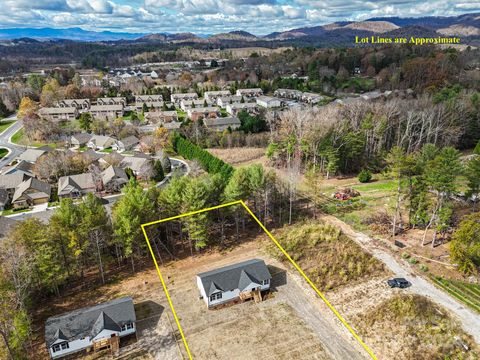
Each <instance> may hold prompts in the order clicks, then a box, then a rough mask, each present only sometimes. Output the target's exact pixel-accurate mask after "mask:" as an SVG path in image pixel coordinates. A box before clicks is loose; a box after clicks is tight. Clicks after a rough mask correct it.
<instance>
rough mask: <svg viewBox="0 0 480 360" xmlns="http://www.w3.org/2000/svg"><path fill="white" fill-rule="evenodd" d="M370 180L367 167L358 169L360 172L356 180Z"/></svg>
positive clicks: (370, 174)
mask: <svg viewBox="0 0 480 360" xmlns="http://www.w3.org/2000/svg"><path fill="white" fill-rule="evenodd" d="M370 180H372V173H371V172H370V171H368V170H367V169H363V170H362V171H360V173H359V174H358V181H360V182H361V183H367V182H369V181H370Z"/></svg>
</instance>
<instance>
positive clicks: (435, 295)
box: [323, 215, 480, 344]
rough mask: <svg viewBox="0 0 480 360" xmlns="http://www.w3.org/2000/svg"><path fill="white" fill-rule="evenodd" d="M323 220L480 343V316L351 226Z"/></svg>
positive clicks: (325, 218)
mask: <svg viewBox="0 0 480 360" xmlns="http://www.w3.org/2000/svg"><path fill="white" fill-rule="evenodd" d="M323 219H324V220H326V221H328V222H330V223H332V224H334V225H336V226H338V227H339V228H340V229H342V231H343V232H344V233H345V234H346V235H348V236H350V237H351V238H352V239H353V240H355V241H356V242H357V243H358V244H359V245H360V246H361V247H362V248H364V249H365V250H367V251H368V252H370V253H371V254H372V255H373V256H375V257H376V258H377V259H379V260H381V261H382V262H383V263H384V264H385V265H386V266H387V268H388V269H390V271H392V272H393V273H394V274H395V277H404V278H406V279H407V280H409V281H410V282H411V283H412V286H411V287H410V288H409V291H411V292H413V293H415V294H418V295H422V296H425V297H427V298H429V299H431V300H432V301H434V302H436V303H438V304H440V305H442V306H443V307H445V308H446V309H448V310H449V311H450V312H452V313H453V314H454V315H456V318H457V319H458V320H460V322H461V324H462V327H463V329H464V330H465V331H466V332H467V333H469V334H470V335H472V336H473V338H474V339H475V341H476V342H477V343H478V344H480V316H479V315H478V314H476V313H474V312H473V311H472V310H470V309H468V308H467V307H465V306H464V305H462V304H461V303H459V302H457V301H456V300H455V299H453V298H452V297H451V296H450V295H448V294H447V293H445V292H443V291H442V290H440V289H438V288H437V287H435V286H434V285H433V284H431V283H430V282H429V281H427V280H425V279H424V278H422V277H420V276H416V275H415V274H414V273H413V271H412V268H411V266H410V264H408V263H407V262H404V261H402V262H399V261H397V260H396V259H395V258H394V257H393V256H392V255H390V254H389V253H388V252H387V251H385V250H383V249H381V248H379V247H377V246H375V244H374V240H373V239H372V238H371V237H369V236H368V235H365V234H363V233H360V232H356V231H355V230H354V229H352V227H351V226H350V225H348V224H346V223H345V222H343V221H341V220H340V219H338V218H336V217H334V216H329V215H325V216H324V217H323Z"/></svg>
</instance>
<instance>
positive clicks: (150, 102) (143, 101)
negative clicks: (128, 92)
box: [135, 95, 163, 111]
mask: <svg viewBox="0 0 480 360" xmlns="http://www.w3.org/2000/svg"><path fill="white" fill-rule="evenodd" d="M143 105H146V106H147V107H148V108H149V109H151V108H154V109H160V108H161V107H162V106H163V97H162V95H135V107H136V109H137V110H138V111H141V110H142V109H143Z"/></svg>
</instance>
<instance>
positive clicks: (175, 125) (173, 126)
mask: <svg viewBox="0 0 480 360" xmlns="http://www.w3.org/2000/svg"><path fill="white" fill-rule="evenodd" d="M161 126H162V127H164V128H165V129H167V130H168V131H173V130H178V129H180V127H181V126H182V122H181V121H170V122H166V123H163V124H162V125H161Z"/></svg>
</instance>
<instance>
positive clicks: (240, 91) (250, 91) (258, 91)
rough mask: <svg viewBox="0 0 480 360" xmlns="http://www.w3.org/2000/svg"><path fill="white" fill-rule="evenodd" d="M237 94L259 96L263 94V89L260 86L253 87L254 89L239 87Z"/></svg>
mask: <svg viewBox="0 0 480 360" xmlns="http://www.w3.org/2000/svg"><path fill="white" fill-rule="evenodd" d="M236 95H238V96H243V97H247V98H252V97H257V96H262V95H263V90H262V89H260V88H252V89H238V90H237V92H236Z"/></svg>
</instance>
